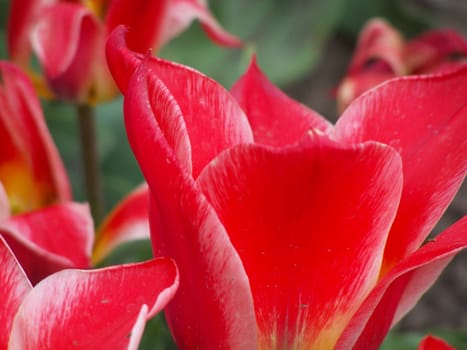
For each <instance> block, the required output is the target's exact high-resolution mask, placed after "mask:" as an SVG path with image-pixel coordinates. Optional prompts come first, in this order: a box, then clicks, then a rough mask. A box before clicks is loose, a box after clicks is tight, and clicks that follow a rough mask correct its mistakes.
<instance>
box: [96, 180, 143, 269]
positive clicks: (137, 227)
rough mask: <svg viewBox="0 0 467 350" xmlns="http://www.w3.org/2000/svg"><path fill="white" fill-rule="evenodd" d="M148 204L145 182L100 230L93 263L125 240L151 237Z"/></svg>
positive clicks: (125, 200) (126, 199) (128, 197)
mask: <svg viewBox="0 0 467 350" xmlns="http://www.w3.org/2000/svg"><path fill="white" fill-rule="evenodd" d="M148 205H149V193H148V187H147V185H146V184H143V185H141V186H139V187H138V188H136V189H135V190H134V191H133V192H131V193H130V194H129V195H128V196H127V197H125V198H124V199H123V200H122V201H121V202H120V203H119V204H118V205H117V207H116V208H115V209H113V210H112V212H111V213H110V214H109V216H107V218H106V219H105V221H104V222H103V223H102V225H101V227H100V228H99V230H98V235H97V239H96V244H95V245H94V252H93V255H92V260H93V265H96V264H98V263H99V262H100V261H102V260H103V259H104V258H105V257H107V256H108V255H109V254H110V253H111V252H112V250H113V249H115V247H116V246H118V245H120V244H122V243H124V242H128V241H133V240H140V239H149V221H148V211H149V209H148Z"/></svg>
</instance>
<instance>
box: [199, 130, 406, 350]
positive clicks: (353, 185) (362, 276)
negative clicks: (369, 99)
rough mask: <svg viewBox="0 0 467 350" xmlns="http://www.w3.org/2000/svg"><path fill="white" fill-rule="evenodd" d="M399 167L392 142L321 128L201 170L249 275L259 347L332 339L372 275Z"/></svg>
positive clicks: (323, 343) (317, 344)
mask: <svg viewBox="0 0 467 350" xmlns="http://www.w3.org/2000/svg"><path fill="white" fill-rule="evenodd" d="M401 175H402V169H401V162H400V158H399V156H398V154H397V153H396V152H395V151H394V150H393V149H391V148H390V147H387V146H385V145H381V144H376V143H368V144H365V145H360V146H357V147H354V148H351V147H349V148H342V147H341V146H339V145H337V144H335V143H333V142H331V141H329V140H328V139H327V138H326V137H324V136H322V137H320V136H318V135H314V136H313V137H312V138H310V140H307V143H306V144H305V145H300V146H297V147H290V148H288V149H272V148H266V147H262V146H258V145H254V146H253V145H250V146H247V145H245V146H237V147H235V148H232V149H230V150H228V151H226V152H224V154H223V155H221V156H220V157H219V158H218V159H216V161H215V162H213V163H211V164H210V165H209V166H208V167H207V168H206V169H205V170H204V171H203V173H202V174H201V175H200V177H199V179H198V182H199V184H200V186H201V188H202V189H203V191H204V193H205V195H206V196H207V198H208V200H209V201H210V202H211V203H212V205H213V206H214V208H215V210H216V212H217V213H218V215H219V217H220V219H221V221H222V223H223V224H224V226H225V228H226V231H227V232H228V234H229V236H230V239H231V240H232V243H233V245H234V246H235V248H236V250H237V252H238V253H239V255H240V257H241V260H242V262H243V264H244V267H245V270H246V272H247V275H248V277H249V280H250V285H251V289H252V294H253V298H254V302H255V311H256V317H257V323H258V327H259V332H260V336H261V339H260V344H261V346H260V348H265V349H294V348H297V349H298V348H307V349H315V348H316V349H330V348H332V347H333V345H334V343H335V342H336V341H337V337H338V336H339V334H340V332H341V331H342V330H343V328H344V326H345V325H346V323H347V322H348V321H349V319H350V317H351V315H352V314H353V312H354V311H356V309H357V307H358V305H359V304H360V302H361V301H362V300H363V298H365V297H366V295H367V293H369V291H370V290H371V288H372V287H373V285H374V284H375V283H376V280H377V278H378V274H379V269H380V264H381V261H382V256H383V251H384V244H385V241H386V237H387V233H388V232H389V228H390V225H391V222H392V220H393V218H394V215H395V212H396V209H397V203H398V199H399V196H400V191H401V185H402V176H401ZM324 269H325V271H326V272H325V273H323V271H324ZM317 315H319V317H317Z"/></svg>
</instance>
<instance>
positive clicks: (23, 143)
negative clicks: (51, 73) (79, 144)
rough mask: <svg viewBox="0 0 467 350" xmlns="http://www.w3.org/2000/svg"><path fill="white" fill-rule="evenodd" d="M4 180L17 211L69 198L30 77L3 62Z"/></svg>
mask: <svg viewBox="0 0 467 350" xmlns="http://www.w3.org/2000/svg"><path fill="white" fill-rule="evenodd" d="M0 78H1V80H0V81H1V82H2V84H1V85H0V139H1V140H2V152H1V153H0V182H2V184H3V187H4V190H5V192H6V193H7V195H8V197H9V201H10V206H11V208H12V212H13V213H17V212H22V211H28V210H34V209H38V208H41V207H43V206H46V205H49V204H51V203H53V202H57V201H67V200H70V198H71V190H70V184H69V181H68V176H67V174H66V172H65V168H64V166H63V163H62V160H61V159H60V155H59V153H58V151H57V149H56V147H55V145H54V143H53V140H52V137H51V136H50V133H49V131H48V129H47V125H46V123H45V120H44V116H43V114H42V110H41V106H40V102H39V100H38V98H37V95H36V93H35V92H34V88H33V86H32V84H31V82H30V81H29V79H28V78H27V76H26V75H25V74H24V73H23V72H22V71H21V70H20V69H18V68H17V67H16V66H15V65H13V64H11V63H8V62H0Z"/></svg>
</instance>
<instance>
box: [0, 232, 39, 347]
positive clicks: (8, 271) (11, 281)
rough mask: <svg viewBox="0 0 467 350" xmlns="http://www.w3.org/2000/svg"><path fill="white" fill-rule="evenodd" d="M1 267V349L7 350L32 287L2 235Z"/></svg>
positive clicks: (0, 237)
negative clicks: (15, 323) (16, 315)
mask: <svg viewBox="0 0 467 350" xmlns="http://www.w3.org/2000/svg"><path fill="white" fill-rule="evenodd" d="M0 266H1V269H0V300H1V304H0V305H1V310H2V312H0V348H2V349H6V348H7V345H8V338H9V336H10V331H11V326H12V324H13V318H14V316H15V314H16V312H17V311H18V308H19V306H20V304H21V302H22V301H23V299H24V297H25V296H26V294H27V293H28V292H29V291H30V290H31V289H32V287H31V284H30V283H29V281H28V279H27V277H26V274H25V273H24V271H23V270H22V269H21V267H20V265H19V264H18V261H17V260H16V258H15V257H14V255H13V252H12V251H11V250H10V248H9V247H8V245H7V243H6V242H5V240H4V239H3V237H2V236H1V235H0Z"/></svg>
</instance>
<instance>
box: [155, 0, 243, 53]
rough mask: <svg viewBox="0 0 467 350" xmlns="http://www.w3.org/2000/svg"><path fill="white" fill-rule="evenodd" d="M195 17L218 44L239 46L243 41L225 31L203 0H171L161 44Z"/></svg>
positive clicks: (176, 33)
mask: <svg viewBox="0 0 467 350" xmlns="http://www.w3.org/2000/svg"><path fill="white" fill-rule="evenodd" d="M195 19H198V20H199V21H200V22H201V26H202V27H203V29H204V31H205V32H206V34H207V35H208V36H209V37H210V38H211V40H213V41H214V42H216V43H217V44H219V45H224V46H232V47H240V46H242V45H243V43H242V42H241V41H240V40H239V39H238V38H237V37H236V36H234V35H232V34H230V33H228V32H226V31H225V30H224V29H223V28H222V27H221V26H220V25H219V23H218V22H217V21H216V19H215V18H214V17H213V16H212V14H211V13H210V12H209V10H208V8H207V5H206V1H204V0H172V1H170V2H169V13H168V18H167V20H166V22H165V26H164V29H163V34H162V37H161V39H162V40H161V41H162V42H161V45H163V44H164V43H166V42H167V41H169V40H170V39H171V38H173V37H174V36H176V35H178V34H179V33H180V32H181V31H183V30H184V29H185V28H186V27H188V25H189V24H190V23H191V22H192V21H193V20H195Z"/></svg>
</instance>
